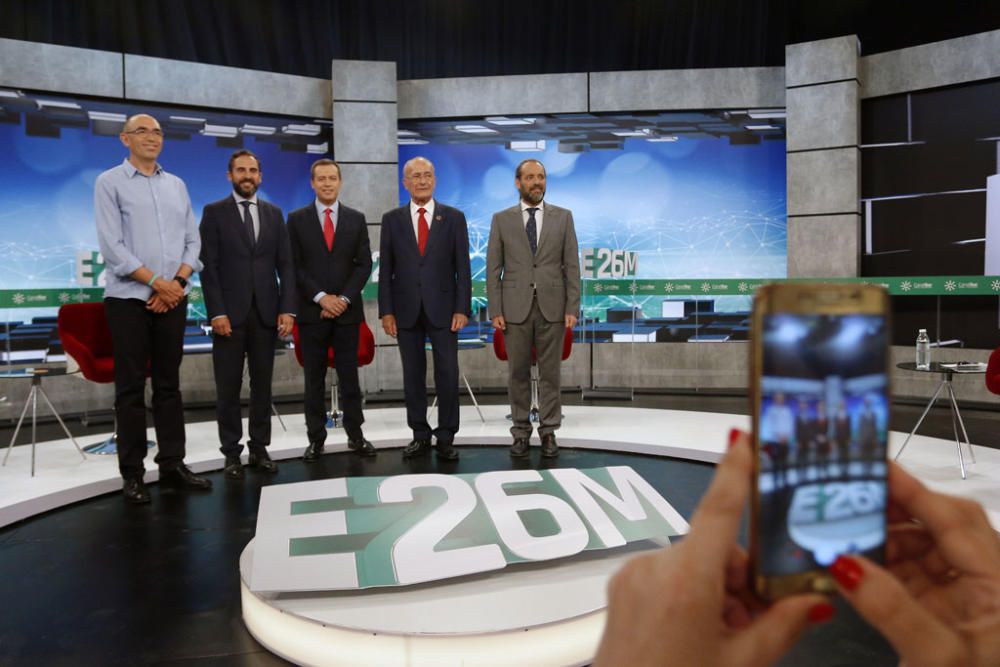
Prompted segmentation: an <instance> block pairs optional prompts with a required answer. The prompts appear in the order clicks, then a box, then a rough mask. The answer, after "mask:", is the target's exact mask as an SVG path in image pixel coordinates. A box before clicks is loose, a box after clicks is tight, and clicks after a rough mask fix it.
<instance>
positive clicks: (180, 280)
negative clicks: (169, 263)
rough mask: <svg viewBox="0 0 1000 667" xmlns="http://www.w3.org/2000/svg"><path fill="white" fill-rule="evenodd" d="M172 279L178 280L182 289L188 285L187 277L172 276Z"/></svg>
mask: <svg viewBox="0 0 1000 667" xmlns="http://www.w3.org/2000/svg"><path fill="white" fill-rule="evenodd" d="M174 280H176V281H177V282H179V283H180V284H181V287H182V288H183V289H187V286H188V281H187V278H185V277H183V276H174Z"/></svg>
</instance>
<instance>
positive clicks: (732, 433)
mask: <svg viewBox="0 0 1000 667" xmlns="http://www.w3.org/2000/svg"><path fill="white" fill-rule="evenodd" d="M740 433H741V431H740V430H739V429H738V428H731V429H729V447H730V448H732V446H733V445H735V444H736V441H737V440H739V439H740Z"/></svg>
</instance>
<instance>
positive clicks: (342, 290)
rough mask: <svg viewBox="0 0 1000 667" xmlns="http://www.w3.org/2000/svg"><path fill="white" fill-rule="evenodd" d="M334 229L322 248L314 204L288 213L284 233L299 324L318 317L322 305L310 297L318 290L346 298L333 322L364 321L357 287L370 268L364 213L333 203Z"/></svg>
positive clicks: (311, 203)
mask: <svg viewBox="0 0 1000 667" xmlns="http://www.w3.org/2000/svg"><path fill="white" fill-rule="evenodd" d="M337 205H339V206H340V210H339V211H338V213H337V228H336V232H335V233H334V237H333V249H332V250H327V249H326V241H325V240H324V239H323V225H322V223H321V222H320V219H319V214H318V213H316V206H315V204H314V202H310V203H309V204H308V205H306V206H303V207H302V208H300V209H296V210H294V211H292V212H291V213H289V214H288V236H289V238H290V239H291V242H292V243H291V245H292V258H293V259H294V261H295V274H296V276H297V287H298V293H299V311H298V312H299V316H298V319H299V322H300V323H305V324H311V323H315V322H319V321H320V320H321V319H322V318H321V317H320V313H321V312H322V309H321V308H320V307H319V305H318V304H316V303H315V302H314V301H313V297H314V296H316V294H318V293H319V292H326V293H327V294H338V295H343V296H346V297H347V298H348V299H350V300H351V303H350V305H349V306H348V307H347V310H345V311H344V312H343V313H342V314H341V315H340V316H339V317H337V318H336V321H337V322H339V323H341V324H359V323H361V322H362V321H364V319H365V310H364V304H363V303H362V301H361V290H362V289H364V286H365V283H366V282H368V278H369V276H370V275H371V272H372V252H371V245H370V242H369V240H368V227H367V226H366V225H365V216H364V215H363V214H362V213H361V212H360V211H355V210H354V209H353V208H348V207H347V206H344V205H343V204H341V203H339V202H338V203H337Z"/></svg>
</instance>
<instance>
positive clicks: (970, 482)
mask: <svg viewBox="0 0 1000 667" xmlns="http://www.w3.org/2000/svg"><path fill="white" fill-rule="evenodd" d="M481 410H482V413H483V416H484V418H485V419H484V420H481V419H480V416H479V414H478V413H477V411H476V409H475V408H474V407H471V406H463V407H462V416H461V418H462V428H461V431H460V432H459V435H458V437H457V438H456V444H458V445H466V446H475V445H504V444H509V442H510V433H509V431H508V429H509V427H510V422H509V421H507V420H506V418H505V417H506V415H507V414H508V413H509V409H508V407H507V406H505V405H483V406H481ZM563 413H564V420H563V427H562V429H560V431H559V433H558V437H559V442H560V445H562V446H563V447H567V448H574V449H583V450H592V449H597V450H605V451H612V452H629V453H636V454H648V455H653V456H667V457H672V458H678V459H683V460H688V461H699V462H707V463H714V462H715V461H717V460H718V459H719V457H720V456H721V455H722V453H723V451H724V450H725V446H726V438H727V436H728V433H729V429H730V428H732V427H734V426H735V427H739V428H744V429H746V428H749V424H750V420H749V418H748V417H746V416H744V415H732V414H720V413H716V412H698V411H691V410H658V409H649V408H632V407H589V406H588V407H584V406H564V409H563ZM365 419H366V421H365V426H364V429H365V435H366V437H367V438H368V439H369V440H371V441H372V442H373V443H374V444H375V446H376V447H379V448H392V447H402V446H404V445H405V444H406V443H407V442H408V441H409V440H410V437H411V435H410V432H409V430H408V429H407V428H406V415H405V410H404V409H403V408H382V409H367V410H366V411H365ZM282 420H283V422H284V425H285V427H286V428H287V430H283V429H282V427H281V425H280V424H279V422H278V419H277V418H273V419H272V424H273V427H272V430H273V433H272V443H271V449H270V451H271V456H272V457H273V458H274V459H276V460H282V459H289V458H297V457H300V456H301V455H302V451H303V449H304V448H305V444H306V442H307V440H306V433H305V423H304V420H303V417H302V415H301V414H288V415H282ZM906 435H907V434H905V433H899V432H896V431H893V432H891V433H890V437H889V453H890V456H893V455H895V453H896V452H897V451H898V450H899V448H900V447H901V446H902V444H903V441H904V440H905V439H906ZM26 437H28V434H26V433H24V429H22V434H21V435H20V436H19V439H18V442H24V439H25V438H26ZM149 437H150V439H155V434H154V433H153V430H152V429H150V431H149ZM217 438H218V436H217V434H216V427H215V422H209V421H203V422H197V423H193V424H188V425H187V440H188V444H187V458H186V461H187V463H188V465H189V466H190V467H191V468H192V469H193V470H195V471H199V472H201V471H210V470H218V469H220V468H221V467H222V463H223V458H222V455H221V453H220V452H219V450H218V444H217V443H218V439H217ZM100 439H101V438H94V437H93V436H90V437H89V438H88V439H87V440H84V439H82V438H78V442H79V443H80V445H81V446H84V445H86V444H90V443H92V442H95V441H97V440H100ZM532 444H533V446H536V445H537V444H538V441H537V436H536V438H535V440H534V441H533V443H532ZM972 447H973V451H974V453H975V460H976V462H975V463H971V462H970V460H969V457H968V454H966V464H967V466H968V478H967V479H964V480H963V479H962V478H961V475H960V470H959V462H958V453H957V450H956V444H955V442H954V440H945V439H941V438H934V437H927V436H921V435H919V434H918V435H915V436H913V438H912V439H911V440H910V443H909V444H908V445H907V447H906V450H905V452H904V453H903V456H902V457H901V458H900V459H899V463H900V464H901V465H902V466H903V467H904V468H906V469H907V470H908V471H909V472H911V473H912V474H914V475H916V476H917V477H918V478H920V479H921V480H923V481H924V482H925V483H927V484H928V485H929V486H931V487H932V488H934V489H936V490H939V491H942V492H945V493H951V494H954V495H958V496H963V497H966V498H971V499H973V500H976V501H978V502H980V503H981V504H982V505H983V506H984V507H985V508H986V511H987V513H988V514H989V517H990V520H991V522H992V523H993V526H994V528H996V529H997V530H998V531H1000V450H998V449H994V448H992V447H983V446H977V445H975V444H973V445H972ZM326 449H327V452H339V451H346V438H345V436H344V433H343V431H342V430H341V429H331V431H330V436H329V438H328V440H327V448H326ZM4 453H5V454H6V449H5V451H4ZM30 457H31V448H30V446H23V445H21V446H16V447H14V449H13V450H12V452H11V454H10V458H9V460H8V461H7V465H5V466H3V467H0V527H3V526H6V525H9V524H11V523H14V522H16V521H20V520H21V519H25V518H27V517H30V516H33V515H36V514H39V513H41V512H45V511H48V510H52V509H55V508H57V507H61V506H63V505H67V504H69V503H72V502H77V501H80V500H84V499H87V498H92V497H94V496H98V495H101V494H104V493H109V492H112V491H117V490H118V489H120V487H121V479H120V478H119V476H118V466H117V460H116V459H115V457H109V456H96V455H88V456H87V459H86V460H83V459H81V457H80V455H79V454H78V453H77V451H76V449H75V448H74V447H73V444H72V443H71V442H70V441H69V440H68V439H63V440H50V441H46V442H42V443H39V444H38V446H37V452H36V473H35V476H34V477H31V476H30V466H31V463H30V460H31V459H30ZM538 460H539V456H538V450H537V449H532V458H531V461H532V462H534V463H536V464H537V462H538ZM146 465H147V468H150V470H149V471H148V472H147V475H146V481H147V482H153V481H155V480H156V477H157V473H156V467H155V464H154V463H153V461H152V453H151V455H150V456H149V457H148V458H147V462H146ZM560 465H567V461H566V458H565V457H564V458H563V459H561V463H560ZM275 481H276V482H280V481H281V479H280V477H279V478H277V479H276V480H275Z"/></svg>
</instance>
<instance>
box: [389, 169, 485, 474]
mask: <svg viewBox="0 0 1000 667" xmlns="http://www.w3.org/2000/svg"><path fill="white" fill-rule="evenodd" d="M436 183H437V181H436V178H435V176H434V165H433V164H431V161H430V160H428V159H427V158H423V157H416V158H413V159H412V160H410V161H409V162H407V163H406V164H405V165H403V187H405V188H406V191H407V192H409V193H410V202H409V203H408V204H406V205H405V206H401V207H400V208H397V209H394V210H392V211H389V212H388V213H386V214H385V215H384V216H382V233H381V243H380V252H379V273H378V311H379V317H380V318H381V319H382V328H383V329H384V330H385V332H386V333H387V334H388V335H390V336H393V337H395V338H396V339H397V340H398V341H399V355H400V357H401V359H402V362H403V393H404V398H405V399H406V422H407V424H408V425H409V427H410V430H412V431H413V440H412V441H411V442H410V444H409V445H407V446H406V448H404V449H403V458H412V457H416V456H424V455H426V454H428V453H429V452H430V450H431V435H433V436H434V439H435V440H436V450H437V457H438V458H440V459H445V460H454V459H457V458H458V452H457V451H456V450H455V448H454V446H453V444H454V440H455V433H457V432H458V330H459V329H461V328H462V327H464V326H465V325H466V323H467V322H468V321H469V314H470V311H471V297H472V279H471V271H470V268H469V231H468V228H467V225H466V222H465V214H463V213H462V212H461V211H459V210H458V209H456V208H452V207H451V206H446V205H444V204H442V203H441V202H439V201H437V200H435V199H434V186H435V185H436ZM427 340H430V342H431V349H432V351H433V356H434V391H435V392H436V393H437V396H438V427H437V428H436V429H434V430H433V431H432V430H431V427H430V424H429V423H428V422H427V385H426V380H425V379H426V377H427V355H426V352H424V345H425V341H427Z"/></svg>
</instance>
